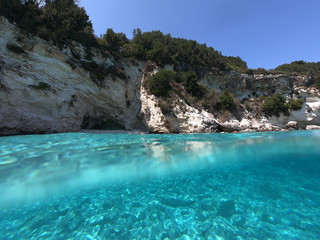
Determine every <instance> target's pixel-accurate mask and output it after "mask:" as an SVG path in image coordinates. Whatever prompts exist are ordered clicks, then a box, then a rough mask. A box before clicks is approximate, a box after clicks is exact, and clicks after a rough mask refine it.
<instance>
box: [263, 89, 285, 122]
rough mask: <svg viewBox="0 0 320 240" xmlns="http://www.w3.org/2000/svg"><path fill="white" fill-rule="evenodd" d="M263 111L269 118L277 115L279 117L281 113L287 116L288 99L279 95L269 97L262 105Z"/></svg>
mask: <svg viewBox="0 0 320 240" xmlns="http://www.w3.org/2000/svg"><path fill="white" fill-rule="evenodd" d="M262 111H263V112H264V113H265V114H267V115H268V116H272V115H275V116H277V117H278V116H279V115H280V113H281V112H282V113H284V114H287V112H288V106H287V104H286V99H285V98H284V97H283V96H282V95H281V94H279V93H276V94H275V95H273V96H269V97H267V98H266V99H265V101H264V103H263V104H262Z"/></svg>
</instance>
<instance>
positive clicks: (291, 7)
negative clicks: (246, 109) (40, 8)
mask: <svg viewBox="0 0 320 240" xmlns="http://www.w3.org/2000/svg"><path fill="white" fill-rule="evenodd" d="M80 6H84V7H85V9H86V11H87V13H88V15H89V16H90V19H91V21H92V23H93V27H94V30H95V34H96V35H98V36H100V34H104V33H105V32H106V29H107V28H113V30H114V31H115V32H123V33H125V34H126V35H127V37H128V38H132V31H133V29H134V28H141V30H142V31H143V32H146V31H151V30H160V31H162V32H163V33H170V34H171V35H172V36H173V37H181V38H186V39H192V40H196V41H198V42H200V43H206V44H207V45H208V46H212V47H213V48H214V49H216V50H218V51H221V52H222V54H223V55H226V56H240V57H241V58H242V59H243V60H244V61H246V62H247V63H248V66H249V67H250V68H258V67H263V68H266V69H270V68H274V67H276V66H278V65H280V64H283V63H290V62H292V61H295V60H305V61H308V62H310V61H313V62H318V61H320V0H184V1H182V0H158V1H156V0H81V3H80Z"/></svg>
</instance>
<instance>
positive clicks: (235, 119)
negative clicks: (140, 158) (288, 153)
mask: <svg viewBox="0 0 320 240" xmlns="http://www.w3.org/2000/svg"><path fill="white" fill-rule="evenodd" d="M10 46H11V47H10ZM14 48H16V50H15V49H14ZM87 55H88V53H87V51H86V49H85V48H84V47H82V46H81V45H80V44H77V43H76V42H73V43H72V44H71V45H68V46H60V47H58V46H55V45H53V44H52V43H50V42H47V41H44V40H42V39H40V38H38V37H36V36H31V35H27V34H23V33H21V32H20V31H19V29H18V28H17V27H16V26H15V25H14V24H11V23H9V22H8V21H7V19H5V18H3V17H0V99H1V102H0V135H13V134H25V133H53V132H73V131H80V130H81V129H124V130H140V131H145V132H155V133H170V132H177V133H192V132H219V131H241V130H247V131H249V130H254V131H262V130H279V129H283V128H285V127H286V125H287V123H288V122H290V121H296V122H297V123H296V124H293V125H294V126H293V125H292V123H291V125H290V124H289V125H290V126H291V127H293V128H302V129H305V128H306V127H307V126H308V125H320V117H319V116H320V94H319V91H318V90H316V89H315V88H312V87H308V86H309V85H310V84H309V81H310V79H309V78H308V77H307V76H285V75H246V74H240V73H236V72H229V73H226V74H223V75H221V74H218V73H217V71H216V70H215V69H212V71H210V70H209V71H206V72H205V73H204V74H203V76H202V78H201V83H202V84H203V85H205V86H206V87H208V88H212V89H215V90H216V91H217V92H221V91H223V90H227V91H228V92H230V93H233V95H234V96H235V97H236V98H238V99H239V102H240V103H239V106H241V109H240V110H239V113H238V114H236V115H233V114H231V115H230V116H228V117H227V118H226V117H225V116H224V117H222V116H220V115H219V114H214V113H212V112H211V113H210V112H208V111H207V110H206V109H205V108H202V107H197V106H192V105H190V104H187V102H186V101H185V100H183V99H181V98H179V96H178V95H175V96H174V97H173V99H172V102H171V103H170V108H171V110H170V112H169V113H163V111H162V109H161V107H160V99H159V98H157V97H156V96H154V95H151V94H149V93H148V91H147V90H146V89H145V88H144V85H143V84H142V83H143V82H144V81H146V79H147V77H148V76H150V75H152V74H154V73H156V72H157V71H158V70H159V69H158V68H157V67H155V68H154V69H153V70H152V71H150V70H148V68H146V63H145V62H143V61H140V62H138V61H135V60H129V59H116V58H114V57H112V56H108V57H106V56H104V55H103V54H101V52H100V51H99V50H98V49H91V50H90V55H91V57H88V56H87ZM92 63H95V64H98V65H99V66H100V67H102V68H103V69H105V73H106V74H104V75H102V76H101V75H99V74H95V72H94V71H93V70H90V69H88V68H86V67H84V66H86V65H88V64H89V65H90V64H92ZM166 68H168V69H170V68H173V66H166ZM276 92H278V93H280V94H282V95H283V96H285V97H286V98H287V99H291V98H292V99H295V98H297V97H298V96H299V97H302V98H303V99H304V103H303V107H302V109H300V110H299V111H291V112H290V115H288V116H287V115H283V114H281V115H280V117H274V116H273V117H268V118H267V117H265V116H264V115H263V114H261V113H258V112H256V111H255V110H254V108H249V107H246V106H245V105H244V104H243V101H242V100H245V99H248V100H249V101H250V99H251V98H255V97H258V96H261V95H268V94H272V93H276ZM308 128H310V127H308ZM248 129H249V130H248Z"/></svg>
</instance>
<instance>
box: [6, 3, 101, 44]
mask: <svg viewBox="0 0 320 240" xmlns="http://www.w3.org/2000/svg"><path fill="white" fill-rule="evenodd" d="M76 2H77V1H75V0H24V1H20V0H0V15H1V16H5V17H6V18H8V19H9V20H10V21H13V22H16V23H17V24H18V25H19V26H20V28H21V29H23V30H25V31H27V32H29V33H33V34H37V35H39V36H40V37H42V38H44V39H46V40H52V41H54V42H56V43H66V42H68V41H70V40H75V41H78V42H80V43H82V44H84V45H87V46H98V44H97V41H96V39H95V37H94V35H93V28H92V24H91V22H90V21H89V17H88V15H87V13H86V11H85V10H84V8H81V7H79V6H78V5H77V3H76Z"/></svg>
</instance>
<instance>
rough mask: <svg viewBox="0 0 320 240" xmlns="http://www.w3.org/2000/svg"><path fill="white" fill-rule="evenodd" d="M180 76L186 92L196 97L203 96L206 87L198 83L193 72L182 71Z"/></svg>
mask: <svg viewBox="0 0 320 240" xmlns="http://www.w3.org/2000/svg"><path fill="white" fill-rule="evenodd" d="M181 78H182V82H183V86H184V87H185V89H186V91H187V93H190V94H191V95H192V96H194V97H197V98H203V97H204V96H205V94H206V88H205V87H204V86H202V85H200V84H199V83H198V78H197V74H196V73H195V72H187V73H183V74H182V77H181Z"/></svg>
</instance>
